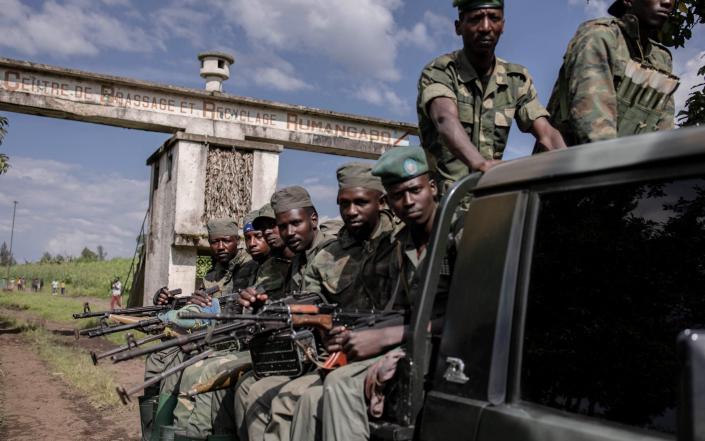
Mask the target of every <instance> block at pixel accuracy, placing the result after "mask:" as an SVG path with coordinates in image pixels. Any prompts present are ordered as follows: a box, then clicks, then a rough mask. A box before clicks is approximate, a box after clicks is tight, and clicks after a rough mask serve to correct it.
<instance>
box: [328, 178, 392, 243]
mask: <svg viewBox="0 0 705 441" xmlns="http://www.w3.org/2000/svg"><path fill="white" fill-rule="evenodd" d="M383 198H384V196H383V195H382V193H380V192H379V191H376V190H369V189H366V188H362V187H354V188H345V189H342V190H340V191H339V192H338V208H339V209H340V217H341V218H342V219H343V222H345V226H346V227H347V229H348V231H349V232H350V233H351V234H352V235H353V237H356V238H358V239H363V240H364V239H368V238H369V237H370V235H371V234H372V232H373V231H374V230H375V228H377V224H378V223H379V210H380V209H381V208H382V207H381V204H382V201H383Z"/></svg>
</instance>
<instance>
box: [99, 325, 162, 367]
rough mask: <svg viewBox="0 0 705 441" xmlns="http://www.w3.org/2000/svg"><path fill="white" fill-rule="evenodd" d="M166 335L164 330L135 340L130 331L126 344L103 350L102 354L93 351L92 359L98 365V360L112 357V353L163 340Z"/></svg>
mask: <svg viewBox="0 0 705 441" xmlns="http://www.w3.org/2000/svg"><path fill="white" fill-rule="evenodd" d="M165 337H166V333H164V332H162V333H160V334H155V335H150V336H149V337H145V338H143V339H141V340H135V337H134V336H133V335H132V334H131V333H129V332H128V333H127V335H126V336H125V338H126V339H127V343H126V344H124V345H122V346H118V347H117V348H114V349H111V350H109V351H105V352H101V353H100V354H96V353H95V352H93V351H91V360H93V364H94V365H97V364H98V360H102V359H103V358H106V357H110V356H111V355H115V354H119V353H120V352H124V351H129V350H130V349H133V348H137V347H139V346H142V345H145V344H147V343H151V342H153V341H157V340H161V339H162V338H165Z"/></svg>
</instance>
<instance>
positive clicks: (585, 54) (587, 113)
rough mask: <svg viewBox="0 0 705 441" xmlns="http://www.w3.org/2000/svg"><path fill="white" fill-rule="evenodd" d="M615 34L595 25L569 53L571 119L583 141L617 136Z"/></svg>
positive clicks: (579, 139) (567, 62)
mask: <svg viewBox="0 0 705 441" xmlns="http://www.w3.org/2000/svg"><path fill="white" fill-rule="evenodd" d="M615 38H616V37H615V36H614V35H612V34H611V31H609V30H608V29H601V28H598V29H594V30H592V31H589V32H587V33H586V34H585V35H584V36H582V37H581V38H580V39H578V40H577V41H576V44H575V46H574V47H573V49H572V50H571V51H570V54H568V55H567V56H566V67H567V69H566V75H567V76H568V78H567V83H568V98H569V100H568V103H569V105H568V107H569V109H570V112H569V114H570V121H571V125H572V126H573V128H574V130H575V133H576V135H577V139H578V141H579V142H580V143H588V142H595V141H602V140H606V139H614V138H616V137H617V92H616V90H615V87H614V72H613V71H612V65H611V63H610V51H611V50H610V47H612V46H613V45H614V44H616V42H615V41H614V40H615Z"/></svg>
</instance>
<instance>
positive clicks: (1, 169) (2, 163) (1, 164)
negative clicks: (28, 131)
mask: <svg viewBox="0 0 705 441" xmlns="http://www.w3.org/2000/svg"><path fill="white" fill-rule="evenodd" d="M6 127H7V118H5V117H4V116H0V144H2V140H3V138H5V134H6V133H7V129H6ZM9 160H10V158H8V157H7V155H5V154H3V153H0V175H1V174H3V173H7V169H9V168H10V162H9Z"/></svg>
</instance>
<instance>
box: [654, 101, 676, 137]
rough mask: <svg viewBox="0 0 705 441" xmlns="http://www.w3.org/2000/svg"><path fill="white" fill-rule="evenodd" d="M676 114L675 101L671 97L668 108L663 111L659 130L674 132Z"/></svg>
mask: <svg viewBox="0 0 705 441" xmlns="http://www.w3.org/2000/svg"><path fill="white" fill-rule="evenodd" d="M675 113H676V107H675V100H674V98H673V97H672V96H671V98H670V99H669V100H668V103H667V104H666V107H665V108H664V109H663V116H662V117H661V120H660V121H659V122H658V129H659V130H672V129H673V127H674V122H673V119H674V118H675Z"/></svg>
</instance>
